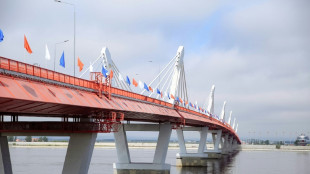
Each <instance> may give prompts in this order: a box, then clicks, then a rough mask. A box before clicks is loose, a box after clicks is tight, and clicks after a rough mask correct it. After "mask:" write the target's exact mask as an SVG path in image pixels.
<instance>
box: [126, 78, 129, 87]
mask: <svg viewBox="0 0 310 174" xmlns="http://www.w3.org/2000/svg"><path fill="white" fill-rule="evenodd" d="M126 82H127V83H128V85H129V86H130V79H129V77H128V76H127V78H126Z"/></svg>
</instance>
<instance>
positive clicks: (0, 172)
mask: <svg viewBox="0 0 310 174" xmlns="http://www.w3.org/2000/svg"><path fill="white" fill-rule="evenodd" d="M12 173H13V172H12V165H11V158H10V151H9V145H8V139H7V136H1V134H0V174H12Z"/></svg>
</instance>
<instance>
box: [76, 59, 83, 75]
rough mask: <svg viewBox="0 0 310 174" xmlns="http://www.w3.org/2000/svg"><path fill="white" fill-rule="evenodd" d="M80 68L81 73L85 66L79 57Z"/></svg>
mask: <svg viewBox="0 0 310 174" xmlns="http://www.w3.org/2000/svg"><path fill="white" fill-rule="evenodd" d="M77 65H78V67H79V68H80V72H81V71H82V69H83V67H84V64H83V63H82V61H81V60H80V58H79V57H78V63H77Z"/></svg>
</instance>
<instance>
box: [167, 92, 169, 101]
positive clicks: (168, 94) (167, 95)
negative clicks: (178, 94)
mask: <svg viewBox="0 0 310 174" xmlns="http://www.w3.org/2000/svg"><path fill="white" fill-rule="evenodd" d="M167 94H168V95H167V96H168V98H169V100H170V94H169V92H168V93H167Z"/></svg>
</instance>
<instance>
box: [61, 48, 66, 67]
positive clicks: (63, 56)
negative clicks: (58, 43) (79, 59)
mask: <svg viewBox="0 0 310 174" xmlns="http://www.w3.org/2000/svg"><path fill="white" fill-rule="evenodd" d="M59 65H60V66H62V67H64V68H65V67H66V63H65V52H64V51H63V52H62V55H61V58H60V60H59Z"/></svg>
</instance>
